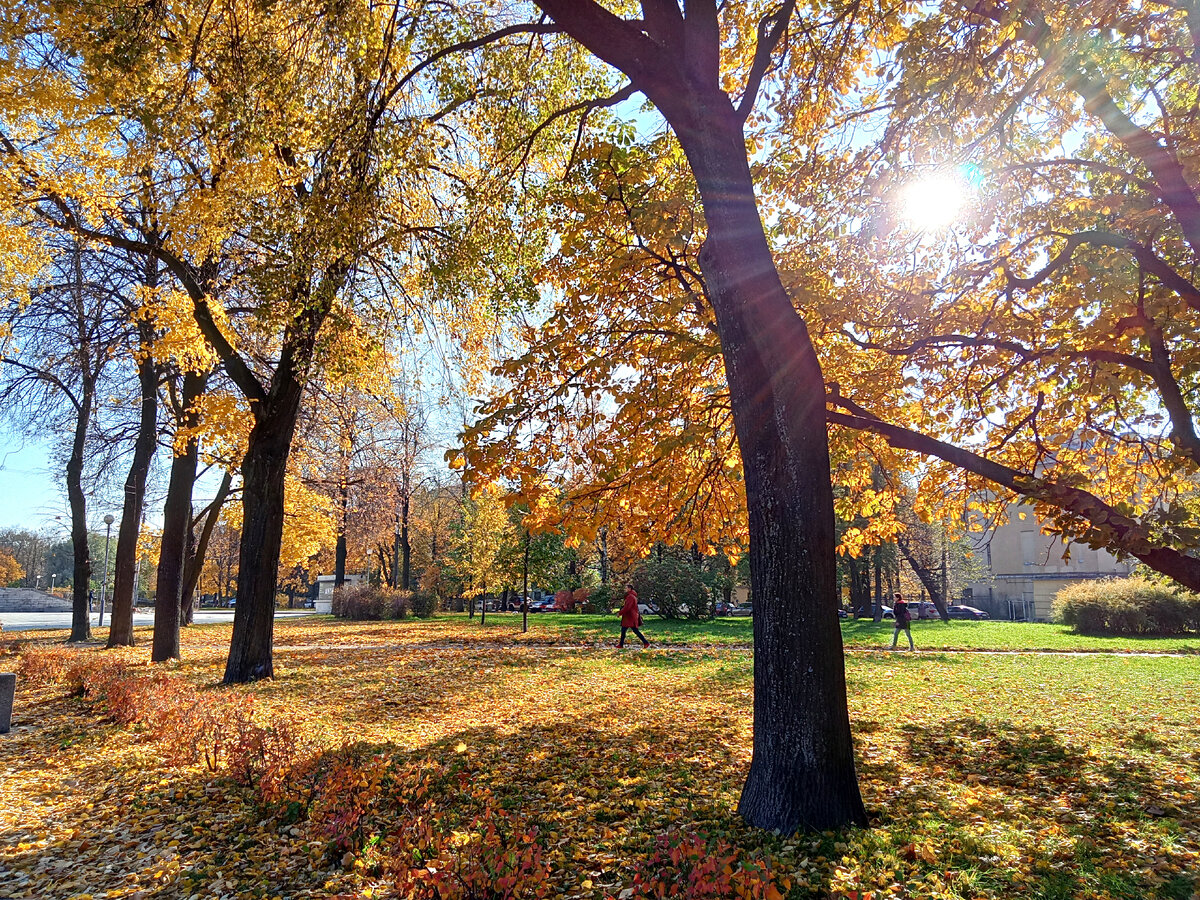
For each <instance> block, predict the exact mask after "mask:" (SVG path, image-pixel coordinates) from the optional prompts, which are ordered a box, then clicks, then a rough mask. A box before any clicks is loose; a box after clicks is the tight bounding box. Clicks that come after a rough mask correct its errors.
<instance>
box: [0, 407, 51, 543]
mask: <svg viewBox="0 0 1200 900" xmlns="http://www.w3.org/2000/svg"><path fill="white" fill-rule="evenodd" d="M66 512H67V501H66V497H65V495H64V493H63V492H62V491H61V490H60V489H59V480H58V479H56V478H55V477H54V475H53V473H52V472H51V469H50V452H49V448H47V447H45V446H43V445H41V444H35V443H29V442H27V441H23V440H22V439H21V437H20V436H19V435H14V434H12V433H11V432H7V431H0V528H28V529H31V530H41V529H53V528H54V527H56V526H58V524H59V523H57V522H56V521H55V520H54V517H55V516H56V515H61V516H64V517H65V516H66ZM64 532H65V528H64Z"/></svg>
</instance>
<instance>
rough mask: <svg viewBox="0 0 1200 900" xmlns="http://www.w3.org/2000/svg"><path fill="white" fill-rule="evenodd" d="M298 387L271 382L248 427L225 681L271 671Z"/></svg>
mask: <svg viewBox="0 0 1200 900" xmlns="http://www.w3.org/2000/svg"><path fill="white" fill-rule="evenodd" d="M281 368H282V366H281ZM277 377H278V376H277ZM302 392H303V386H302V385H301V384H300V382H299V380H297V379H294V378H292V379H287V381H286V383H285V384H283V385H280V384H278V383H277V384H276V385H274V386H273V391H272V395H271V397H270V398H269V401H271V407H272V408H270V409H266V410H264V411H263V413H262V414H261V415H260V416H259V418H258V420H257V421H256V422H255V424H254V428H253V429H251V431H250V440H249V443H248V446H247V450H246V457H245V459H244V460H243V461H242V540H241V546H240V547H239V550H238V577H237V599H238V602H237V607H236V609H235V611H234V614H233V639H232V641H231V642H230V645H229V660H228V662H227V663H226V665H225V678H224V680H225V683H226V684H234V683H238V682H246V681H254V680H256V679H259V678H271V677H272V676H273V675H274V671H275V670H274V664H273V660H272V655H273V649H274V648H273V641H274V628H275V582H276V575H277V570H278V569H279V553H280V550H281V548H282V544H283V511H284V474H285V472H286V470H287V461H288V452H289V450H290V449H291V443H292V435H293V433H294V432H295V429H296V418H297V415H298V413H299V410H300V397H301V394H302Z"/></svg>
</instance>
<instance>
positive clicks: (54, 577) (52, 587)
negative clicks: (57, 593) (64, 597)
mask: <svg viewBox="0 0 1200 900" xmlns="http://www.w3.org/2000/svg"><path fill="white" fill-rule="evenodd" d="M57 577H58V573H57V572H51V573H50V593H51V594H53V593H54V579H56V578H57Z"/></svg>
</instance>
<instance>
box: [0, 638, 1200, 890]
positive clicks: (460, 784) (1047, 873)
mask: <svg viewBox="0 0 1200 900" xmlns="http://www.w3.org/2000/svg"><path fill="white" fill-rule="evenodd" d="M496 621H497V624H496V625H495V626H492V627H488V628H486V629H481V628H480V627H479V626H478V624H477V623H470V622H467V621H465V620H464V619H461V618H456V617H446V618H437V619H434V620H432V621H430V622H404V623H386V624H384V623H360V624H348V623H342V622H332V621H330V620H324V619H311V620H289V621H281V622H279V623H278V625H277V641H276V659H277V665H276V672H277V677H276V678H275V679H274V680H273V681H270V682H264V683H259V684H253V685H246V686H239V687H235V688H222V687H217V686H216V684H217V682H218V681H219V679H220V675H221V670H222V665H223V661H224V654H225V651H226V649H227V645H228V640H229V634H230V632H229V628H228V626H203V627H193V628H189V629H187V630H186V632H185V639H184V640H185V643H184V661H183V662H182V663H181V664H179V665H178V666H172V667H171V668H170V669H169V672H170V675H169V677H168V678H167V679H165V680H163V681H164V683H165V682H166V681H171V682H174V681H175V680H178V681H179V682H180V683H182V684H184V685H185V686H186V687H187V688H188V689H189V690H191V689H192V686H193V685H194V686H195V689H196V690H195V694H196V696H198V697H201V698H205V699H206V700H212V701H218V700H219V701H221V702H235V703H242V704H250V703H251V701H252V705H251V706H250V707H249V708H252V710H253V715H254V718H255V720H256V721H258V722H261V723H270V722H279V721H284V720H288V721H291V722H294V723H295V729H296V731H297V733H298V734H299V736H300V738H301V747H300V748H299V750H298V751H297V752H298V753H301V754H308V755H309V758H310V759H316V760H318V762H316V763H311V765H312V766H314V767H315V768H311V769H310V770H309V771H316V772H319V773H320V778H319V779H318V781H319V782H320V784H318V786H317V787H315V788H314V787H313V784H312V782H309V787H308V788H306V790H308V791H309V793H308V794H305V795H303V796H301V795H299V794H296V795H292V794H289V793H288V792H287V791H286V790H284V791H283V792H282V793H281V794H279V795H277V796H275V797H274V798H273V802H271V803H264V801H263V799H262V791H261V782H260V783H259V786H258V788H251V787H246V786H244V785H240V784H238V783H237V782H236V781H235V780H234V778H233V777H232V775H233V773H232V772H231V770H230V769H229V768H227V767H221V766H218V767H217V770H216V771H210V770H209V768H208V767H207V766H206V765H205V764H204V763H203V761H200V762H197V763H192V764H187V765H178V764H173V763H172V757H173V756H174V754H173V753H172V749H173V748H172V747H171V746H170V745H169V743H167V742H165V741H164V740H161V739H160V740H155V739H154V738H153V737H152V735H153V734H154V731H155V729H154V726H153V723H152V722H145V721H143V722H136V723H134V724H132V725H120V724H117V722H116V721H114V714H113V712H112V707H111V706H107V707H106V706H105V705H104V703H102V702H101V701H100V699H99V698H98V697H93V699H91V700H87V699H82V698H80V697H78V696H70V695H69V691H68V688H67V686H66V685H64V684H63V683H60V682H57V681H48V682H46V683H44V684H34V683H33V679H32V678H25V679H23V680H22V682H21V684H20V685H19V687H18V696H17V705H16V711H15V724H16V726H17V727H16V728H15V730H14V731H13V733H12V734H10V735H8V736H7V737H5V738H4V739H3V740H0V766H2V770H3V773H4V777H3V779H2V782H0V897H55V898H57V897H63V898H68V897H75V898H82V897H86V896H91V897H138V898H143V900H145V898H152V897H153V898H168V897H203V898H208V897H281V898H300V897H389V896H394V895H396V894H397V889H396V888H395V887H394V885H395V884H396V882H397V880H398V878H399V876H398V874H397V873H398V872H400V871H401V869H402V868H403V870H404V871H411V870H410V869H409V868H405V867H410V866H411V865H413V864H414V862H413V858H412V857H411V853H410V851H411V845H410V844H403V842H400V843H401V844H402V845H403V847H404V848H407V849H405V850H404V852H405V853H409V855H408V856H406V857H405V858H404V860H403V862H404V867H399V863H398V861H397V853H398V852H400V851H398V850H396V849H395V848H396V841H397V839H396V838H395V836H396V835H397V834H401V833H404V831H405V829H406V828H410V827H411V825H412V821H413V817H412V810H413V809H415V808H417V807H414V806H413V805H412V802H413V797H414V796H415V795H416V794H418V793H421V794H422V795H423V796H422V799H421V804H420V807H419V808H420V810H421V813H420V816H418V817H417V818H419V819H421V821H428V822H434V823H436V824H437V827H440V828H443V829H444V831H445V834H446V839H445V843H444V846H441V847H440V851H439V852H440V854H441V855H440V856H439V857H438V860H439V861H440V864H442V865H445V864H446V863H445V860H447V859H449V860H451V864H453V865H460V866H464V865H467V863H466V862H463V861H462V859H463V858H465V857H466V855H467V854H469V853H473V854H477V853H479V852H480V848H481V847H482V848H483V850H484V851H487V848H488V846H490V845H489V844H488V843H487V841H488V838H487V836H486V834H484V832H485V831H486V827H487V826H486V823H484V824H480V823H481V822H483V820H482V819H481V820H476V816H478V815H482V816H485V817H490V818H487V822H491V823H495V822H497V821H498V822H499V823H500V826H499V832H498V833H499V834H500V838H499V839H498V840H499V841H500V843H502V844H504V843H505V842H507V844H508V845H519V846H524V845H526V844H529V845H533V846H535V847H536V848H537V851H538V854H540V855H539V856H538V859H537V861H536V865H535V866H534V868H539V867H540V869H541V870H544V873H545V876H546V878H545V880H544V881H535V882H531V883H530V884H529V885H527V887H528V888H529V891H530V893H529V895H530V896H536V895H546V896H573V897H589V898H601V897H605V896H613V897H622V896H624V897H630V896H635V895H640V894H642V893H643V892H644V893H645V895H647V896H651V895H653V884H651V885H650V887H648V888H645V889H644V891H643V885H645V884H646V883H647V882H653V881H654V879H655V878H657V879H658V882H659V884H660V885H661V884H664V883H666V882H668V881H670V879H671V878H675V877H677V876H678V877H686V874H687V872H688V871H689V870H690V869H692V868H695V867H697V866H701V865H702V863H703V861H704V860H706V859H713V858H715V859H719V860H725V859H729V860H730V868H731V869H735V870H736V869H738V867H739V866H740V865H742V864H743V863H746V862H748V861H750V862H752V861H754V860H758V861H759V862H760V863H761V864H762V865H764V866H766V867H767V871H768V873H769V874H768V875H764V876H763V877H764V878H765V879H766V880H765V881H761V882H756V883H757V884H759V887H761V886H762V885H763V884H767V883H770V884H771V885H773V886H775V887H777V888H778V889H779V891H780V893H782V894H786V895H790V896H793V897H831V896H832V897H838V898H852V897H853V898H858V900H864V898H866V897H868V896H869V897H871V898H872V900H879V898H885V897H896V898H899V897H930V898H1001V897H1013V896H1027V897H1043V898H1057V897H1062V898H1067V897H1096V898H1105V897H1112V898H1131V900H1132V898H1140V897H1163V898H1190V897H1195V896H1197V894H1198V893H1200V885H1198V884H1197V881H1196V879H1197V873H1198V872H1200V701H1198V700H1197V689H1198V688H1200V673H1198V672H1197V667H1196V664H1195V661H1194V660H1193V659H1189V658H1180V657H1142V656H1129V655H1119V654H1112V655H1099V656H1062V655H1034V654H1002V655H993V654H969V653H955V652H945V653H942V652H928V653H921V654H908V653H902V654H887V653H862V654H859V653H855V654H851V656H850V657H849V659H848V663H847V667H848V672H847V674H848V679H849V686H850V703H851V718H852V721H853V723H854V726H855V737H856V748H857V755H858V764H859V771H860V775H861V780H862V787H863V791H864V794H865V797H866V801H867V805H868V808H869V810H870V811H871V814H872V817H873V827H872V828H871V829H870V830H866V831H853V832H849V833H847V834H841V835H838V834H822V835H814V836H801V837H795V838H782V837H777V836H773V835H770V834H766V833H763V832H758V831H751V830H748V829H746V828H745V827H744V826H742V825H741V824H740V822H739V820H738V818H737V817H736V815H735V813H734V810H735V807H736V803H737V797H738V792H739V790H740V787H741V779H742V778H743V777H744V774H745V771H746V766H747V764H748V753H749V747H750V724H751V718H750V713H751V710H750V699H751V656H750V653H749V652H748V650H747V649H745V648H743V647H738V646H720V645H716V644H713V645H709V646H692V647H691V648H690V649H689V650H688V651H687V652H680V651H679V650H678V649H677V650H670V649H664V650H657V651H656V650H651V651H648V652H643V651H640V650H626V651H623V652H618V651H616V650H614V649H612V648H608V647H597V646H595V645H594V644H593V643H588V642H587V641H580V642H577V643H574V644H571V643H566V644H552V643H549V642H546V641H544V640H543V641H542V642H541V643H538V642H533V641H526V642H525V643H521V642H520V641H519V640H515V639H514V634H513V629H512V627H511V623H512V620H511V619H510V620H508V621H507V623H506V622H505V619H503V618H499V617H498V618H497V620H496ZM502 623H503V624H507V626H508V627H503V624H502ZM542 627H545V628H550V627H551V625H550V623H549V621H547V622H546V624H545V625H543V626H542ZM564 627H565V626H564ZM56 637H57V639H58V640H61V638H62V635H58V636H56ZM99 637H101V638H102V637H103V635H99ZM139 638H140V639H141V642H142V644H143V646H142V647H139V648H136V649H135V650H133V651H120V652H119V654H114V653H113V652H107V653H106V652H102V651H99V650H82V651H70V652H71V653H72V658H77V657H75V656H74V654H76V653H79V654H83V658H85V659H87V661H88V663H89V665H103V664H104V663H106V662H109V661H112V660H113V659H115V658H121V656H122V655H123V657H124V658H127V659H129V660H130V667H129V672H130V673H131V674H133V675H138V674H141V673H144V672H145V671H148V670H149V667H148V666H146V665H145V664H144V663H142V662H141V661H140V660H141V659H143V658H144V657H145V655H146V649H145V644H146V643H147V642H148V635H147V634H140V635H139ZM52 641H53V637H38V638H37V639H36V640H34V641H32V642H29V643H25V644H24V645H23V646H24V648H25V649H24V652H31V653H32V654H33V656H35V657H36V656H37V654H38V653H40V652H42V651H41V650H40V648H39V645H43V644H51V643H52ZM3 647H4V653H5V658H3V659H0V668H3V669H5V670H8V669H10V668H11V667H13V666H15V665H16V664H17V662H16V659H15V658H14V657H15V656H16V654H17V653H18V652H22V642H20V641H18V640H16V639H12V638H9V636H7V635H6V636H5V643H4V645H3ZM30 648H32V650H30ZM135 702H136V700H135ZM380 760H387V761H388V762H387V765H388V766H391V767H392V768H390V769H387V772H388V773H389V774H387V775H384V776H380V774H379V773H380V772H381V771H383V769H381V767H382V766H384V763H383V762H381V761H380ZM402 782H403V783H402ZM412 784H419V785H420V787H417V788H415V789H410V787H406V785H412ZM322 786H324V787H325V788H328V789H329V790H328V791H327V792H326V793H325V794H321V795H320V797H318V798H317V799H314V797H315V796H316V794H314V793H313V792H314V791H317V792H318V793H319V790H320V788H321V787H322ZM338 798H340V799H341V800H345V801H346V802H345V803H340V805H339V802H336V801H337V800H338ZM355 798H360V799H361V800H362V804H361V805H362V807H363V808H362V809H357V807H353V802H358V800H357V799H355ZM396 798H404V800H403V802H404V803H407V804H409V805H407V806H397V805H395V804H397V803H400V801H399V800H397V799H396ZM299 801H303V802H299ZM351 801H353V802H351ZM346 803H350V806H347V805H346ZM306 804H307V805H306ZM356 809H357V811H358V813H359V815H358V818H356V819H353V821H351V819H352V818H353V816H352V815H351V814H352V813H354V812H355V810H356ZM427 814H428V816H427V819H426V818H421V817H426V815H427ZM523 835H524V836H525V837H522V836H523ZM693 835H698V837H692V836H693ZM660 836H667V838H666V840H667V841H668V843H669V842H671V841H674V843H675V845H676V846H675V848H674V850H672V849H671V848H670V847H669V846H665V845H664V846H661V847H660V846H659V845H658V843H657V842H658V841H659V840H660ZM672 836H673V837H672ZM722 840H724V841H727V842H729V843H730V844H731V845H734V846H736V847H737V848H739V849H738V850H737V851H736V854H735V853H734V851H730V850H722V849H720V848H719V847H718V844H719V842H720V841H722ZM689 847H690V848H692V849H690V850H689V849H688V848H689ZM455 848H457V849H458V852H460V854H461V855H460V856H455V852H456V850H455ZM656 853H657V856H656ZM482 855H483V856H485V857H486V855H487V854H486V852H484V853H482ZM455 860H457V862H455ZM426 861H427V860H426ZM680 873H683V875H680ZM710 874H711V873H710ZM706 877H707V876H706ZM635 878H636V879H637V880H636V881H635ZM419 889H420V885H415V886H414V885H413V884H411V883H410V884H409V885H408V888H407V890H409V891H410V892H411V893H417V892H418V890H419ZM756 889H757V888H756ZM747 890H748V891H749V890H750V889H749V888H747ZM759 895H760V896H772V895H771V894H768V893H766V891H765V889H763V890H760V893H759ZM697 896H704V895H702V894H699V895H697Z"/></svg>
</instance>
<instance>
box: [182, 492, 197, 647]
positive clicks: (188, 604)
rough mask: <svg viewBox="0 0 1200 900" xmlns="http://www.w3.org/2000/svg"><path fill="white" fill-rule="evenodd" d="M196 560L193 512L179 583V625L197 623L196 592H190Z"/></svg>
mask: <svg viewBox="0 0 1200 900" xmlns="http://www.w3.org/2000/svg"><path fill="white" fill-rule="evenodd" d="M195 559H196V523H195V522H194V521H193V520H192V515H191V511H190V510H189V513H188V526H187V540H186V541H184V547H183V576H182V577H181V578H180V583H179V624H180V626H187V625H191V624H192V622H194V621H195V618H196V616H195V610H194V608H193V602H192V601H193V598H194V597H195V592H194V591H189V590H188V572H190V571H191V568H192V566H193V565H194V563H195Z"/></svg>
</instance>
